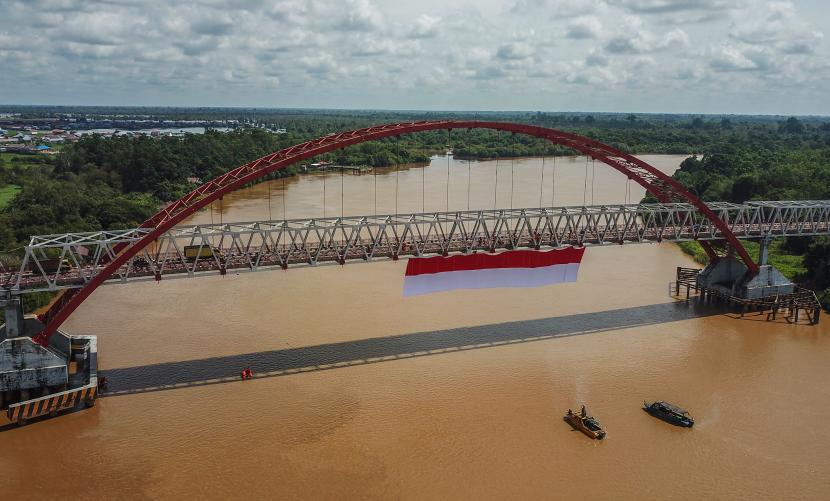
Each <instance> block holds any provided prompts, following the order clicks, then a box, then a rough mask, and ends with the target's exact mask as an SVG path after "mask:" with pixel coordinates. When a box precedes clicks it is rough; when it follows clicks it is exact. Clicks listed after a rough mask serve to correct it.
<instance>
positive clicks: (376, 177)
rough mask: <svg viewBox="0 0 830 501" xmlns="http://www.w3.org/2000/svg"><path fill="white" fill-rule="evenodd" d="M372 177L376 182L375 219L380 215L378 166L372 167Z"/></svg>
mask: <svg viewBox="0 0 830 501" xmlns="http://www.w3.org/2000/svg"><path fill="white" fill-rule="evenodd" d="M372 177H373V178H374V181H375V195H374V203H375V217H377V215H378V168H377V167H376V166H374V165H373V166H372Z"/></svg>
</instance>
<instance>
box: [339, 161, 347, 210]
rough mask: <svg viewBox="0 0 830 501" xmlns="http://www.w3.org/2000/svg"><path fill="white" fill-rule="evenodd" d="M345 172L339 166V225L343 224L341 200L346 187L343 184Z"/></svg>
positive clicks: (342, 167) (343, 167)
mask: <svg viewBox="0 0 830 501" xmlns="http://www.w3.org/2000/svg"><path fill="white" fill-rule="evenodd" d="M345 172H346V169H345V166H343V165H341V166H340V223H341V224H342V223H343V199H344V192H345V189H346V185H345V182H344V176H345Z"/></svg>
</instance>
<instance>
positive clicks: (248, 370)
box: [241, 367, 254, 381]
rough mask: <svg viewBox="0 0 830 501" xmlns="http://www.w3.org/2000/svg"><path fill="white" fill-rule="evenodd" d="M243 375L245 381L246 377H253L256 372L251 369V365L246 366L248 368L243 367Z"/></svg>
mask: <svg viewBox="0 0 830 501" xmlns="http://www.w3.org/2000/svg"><path fill="white" fill-rule="evenodd" d="M241 375H242V380H243V381H244V380H246V379H251V378H252V377H254V372H253V371H252V370H251V368H250V367H246V368H244V369H242V374H241Z"/></svg>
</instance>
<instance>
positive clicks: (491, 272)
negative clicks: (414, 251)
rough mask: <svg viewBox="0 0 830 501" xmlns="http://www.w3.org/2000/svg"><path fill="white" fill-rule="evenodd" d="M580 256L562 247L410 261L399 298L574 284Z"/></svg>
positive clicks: (580, 254)
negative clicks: (457, 290)
mask: <svg viewBox="0 0 830 501" xmlns="http://www.w3.org/2000/svg"><path fill="white" fill-rule="evenodd" d="M584 253H585V248H584V247H581V248H578V249H577V248H574V247H566V248H564V249H554V250H550V251H534V250H514V251H507V252H502V253H500V254H487V253H476V254H465V255H459V256H451V257H441V256H438V257H426V258H411V259H410V260H409V262H408V263H407V265H406V276H405V277H404V282H403V295H404V296H418V295H421V294H429V293H432V292H444V291H451V290H456V289H488V288H497V287H540V286H543V285H550V284H559V283H564V282H576V275H577V273H578V272H579V263H580V262H581V261H582V255H583V254H584Z"/></svg>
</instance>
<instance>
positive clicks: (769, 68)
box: [0, 0, 830, 113]
mask: <svg viewBox="0 0 830 501" xmlns="http://www.w3.org/2000/svg"><path fill="white" fill-rule="evenodd" d="M0 3H2V9H3V10H2V14H0V60H1V61H2V64H3V66H2V67H3V70H2V71H0V87H2V88H3V89H4V95H6V96H11V97H10V98H9V99H12V100H16V101H17V102H22V103H61V102H72V103H89V104H166V105H234V106H257V107H264V106H289V107H294V106H313V107H320V106H338V107H344V106H348V107H400V108H413V107H426V108H446V107H452V106H454V105H457V106H458V107H460V108H466V109H470V108H493V107H499V108H522V109H556V108H557V107H566V108H568V109H580V108H581V109H587V108H591V109H597V105H596V104H595V103H596V101H595V100H596V99H600V98H601V99H603V101H602V103H605V104H604V105H605V106H612V107H613V106H619V107H622V108H624V109H626V110H631V109H636V108H637V107H638V106H642V107H644V108H645V109H651V108H660V109H661V110H662V111H673V110H675V108H674V107H676V106H677V105H676V99H674V98H673V96H672V95H671V93H676V94H675V95H683V96H692V95H697V96H704V97H702V98H699V101H698V102H699V104H700V105H701V106H702V107H706V106H708V107H710V109H709V111H740V110H734V109H732V108H730V106H733V103H734V102H735V101H736V99H735V97H736V96H737V95H738V93H739V92H741V89H742V88H751V89H753V92H755V93H756V94H755V95H757V96H764V97H765V98H763V99H762V98H760V97H759V98H758V103H766V102H770V103H775V106H779V105H780V106H781V107H785V106H788V103H795V102H796V99H802V98H801V97H800V96H807V95H809V96H813V97H814V96H817V95H822V96H824V95H828V94H830V67H829V66H830V64H828V63H827V61H830V54H828V49H827V47H826V43H825V42H824V34H823V33H822V29H823V25H824V24H826V23H824V22H821V21H820V20H819V19H808V18H806V17H805V15H804V13H803V12H801V11H799V9H798V4H797V3H793V2H785V1H784V2H782V1H771V0H738V1H729V2H726V1H719V0H602V1H595V0H515V1H512V2H510V3H508V4H507V5H505V4H504V3H498V2H496V1H495V0H493V1H489V0H487V1H482V2H471V3H453V2H439V1H437V0H423V1H419V2H410V3H405V4H404V3H401V2H399V1H397V0H280V1H270V0H193V1H192V2H178V1H175V0H155V1H153V2H142V3H138V2H134V1H132V0H103V1H92V0H52V1H46V0H0ZM814 10H815V9H814ZM818 11H819V12H824V13H830V6H827V7H823V8H819V9H818ZM683 20H686V21H690V20H691V21H694V23H691V24H690V23H688V22H686V24H683V25H678V24H672V23H678V22H681V21H683ZM738 84H739V85H738ZM649 85H654V86H655V87H654V89H652V90H649V89H648V86H649ZM275 89H278V92H274V90H275ZM575 90H579V92H577V93H574V91H575ZM600 90H601V91H602V92H599V91H600ZM660 92H662V93H663V94H662V95H660ZM638 96H640V98H638ZM661 96H662V98H661ZM637 99H640V100H639V101H637ZM661 99H662V100H661ZM690 99H691V98H690ZM741 101H742V102H748V101H747V100H746V99H742V100H741ZM823 101H826V100H825V99H821V98H813V99H810V100H808V99H806V98H803V99H802V100H801V101H798V102H803V103H821V104H812V106H814V107H815V108H817V109H812V108H811V109H809V110H808V111H810V112H813V113H815V112H819V111H821V110H819V109H818V108H821V109H822V110H823V111H825V112H830V104H827V105H825V104H823ZM689 102H692V101H689ZM716 106H721V107H723V109H711V108H713V107H716ZM824 108H828V109H826V110H825V109H824ZM655 111H658V110H655ZM677 111H703V110H677ZM747 111H758V110H747Z"/></svg>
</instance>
